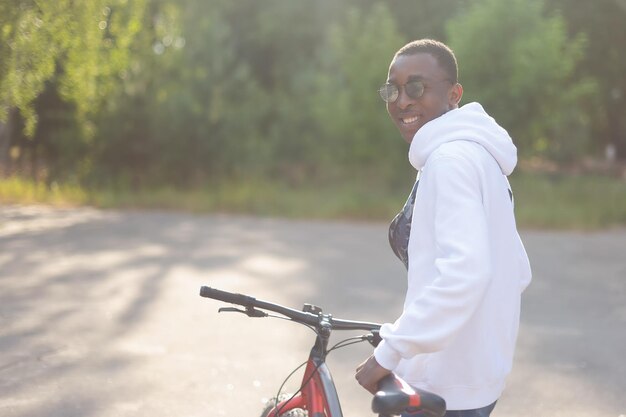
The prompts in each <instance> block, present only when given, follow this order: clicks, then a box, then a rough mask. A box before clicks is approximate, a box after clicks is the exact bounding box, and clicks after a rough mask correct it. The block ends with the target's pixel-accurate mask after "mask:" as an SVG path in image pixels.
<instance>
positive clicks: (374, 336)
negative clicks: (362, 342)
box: [365, 330, 383, 347]
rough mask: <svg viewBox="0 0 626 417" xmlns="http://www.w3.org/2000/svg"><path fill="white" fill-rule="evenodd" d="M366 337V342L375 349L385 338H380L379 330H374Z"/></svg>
mask: <svg viewBox="0 0 626 417" xmlns="http://www.w3.org/2000/svg"><path fill="white" fill-rule="evenodd" d="M365 337H366V340H367V341H368V342H369V343H370V344H371V345H372V346H374V347H376V346H378V344H379V343H380V342H382V340H383V338H382V337H380V333H379V332H378V330H372V332H371V333H368V334H367V335H366V336H365Z"/></svg>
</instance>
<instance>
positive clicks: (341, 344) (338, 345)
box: [274, 317, 367, 417]
mask: <svg viewBox="0 0 626 417" xmlns="http://www.w3.org/2000/svg"><path fill="white" fill-rule="evenodd" d="M276 318H281V317H276ZM285 320H289V319H285ZM300 324H302V323H300ZM303 325H304V326H307V327H309V326H308V325H306V324H303ZM312 330H313V331H315V330H314V329H312ZM315 333H317V331H315ZM365 341H367V336H354V337H349V338H347V339H343V340H340V341H339V342H337V343H335V344H334V345H333V347H331V348H330V349H328V350H327V351H326V356H328V354H329V353H330V352H332V351H333V350H336V349H341V348H343V347H346V346H350V345H354V344H356V343H361V342H365ZM346 342H349V343H346ZM307 363H309V361H308V360H307V361H306V362H304V363H302V364H300V365H298V367H297V368H296V369H294V370H293V371H291V373H290V374H289V375H287V378H285V380H284V381H283V383H282V384H281V386H280V388H278V393H277V394H276V404H275V405H274V407H277V406H278V398H279V397H280V392H281V391H282V390H283V387H284V386H285V384H286V383H287V381H288V380H289V378H291V377H292V376H293V374H295V373H296V372H297V371H298V369H300V368H302V367H303V366H304V365H306V364H307ZM324 363H325V362H320V363H319V364H317V365H316V366H315V369H313V372H311V374H310V375H309V377H308V378H307V379H306V381H303V382H302V384H301V385H300V388H298V390H297V391H296V392H294V393H293V394H292V395H291V397H289V398H288V399H287V400H285V401H284V404H283V405H282V406H281V407H280V408H279V409H278V411H277V412H276V413H275V414H274V416H275V417H281V415H280V413H281V412H282V411H283V408H284V407H285V406H286V405H287V404H288V403H289V401H291V400H292V399H293V398H295V397H296V395H298V394H299V393H301V392H302V390H303V389H304V388H305V387H306V386H307V385H308V384H309V382H311V379H313V377H314V376H315V373H316V372H317V370H318V369H319V367H320V366H322V364H324Z"/></svg>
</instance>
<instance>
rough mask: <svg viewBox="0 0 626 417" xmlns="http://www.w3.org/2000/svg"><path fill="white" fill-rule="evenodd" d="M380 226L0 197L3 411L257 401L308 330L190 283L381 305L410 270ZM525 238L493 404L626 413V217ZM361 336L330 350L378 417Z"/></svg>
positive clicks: (274, 297) (395, 302)
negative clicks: (209, 295)
mask: <svg viewBox="0 0 626 417" xmlns="http://www.w3.org/2000/svg"><path fill="white" fill-rule="evenodd" d="M386 227H387V226H386V225H385V224H382V223H377V224H362V223H346V222H312V221H287V220H277V219H258V218H251V217H235V216H226V215H210V216H195V215H188V214H175V213H164V212H133V211H130V212H118V211H100V210H95V209H89V208H80V209H52V208H47V207H32V206H31V207H18V206H4V207H0V416H3V417H31V416H38V417H39V416H49V417H74V416H76V417H78V416H80V417H96V416H98V417H100V416H101V417H114V416H151V417H165V416H177V417H191V416H208V417H219V416H232V417H246V416H255V415H258V414H259V411H260V410H261V409H262V407H263V403H262V401H263V400H264V399H265V400H267V398H268V397H271V396H272V395H273V393H274V392H275V391H276V390H277V389H278V386H279V385H280V383H281V382H282V381H283V379H284V378H285V377H286V376H287V375H288V374H289V372H290V371H291V370H293V369H294V368H295V367H296V366H297V365H299V364H300V363H302V362H303V361H304V360H305V359H306V356H307V354H308V350H309V348H310V345H311V344H312V342H313V333H312V332H311V331H310V330H308V329H306V328H304V327H301V326H297V325H295V324H293V323H289V322H286V321H282V320H274V319H249V318H247V317H245V316H243V315H238V314H226V313H224V314H219V315H218V313H217V308H218V307H220V303H218V302H214V301H211V300H207V299H203V298H201V297H199V296H198V290H199V288H200V286H201V285H210V286H214V287H218V288H222V289H227V290H230V291H237V292H243V293H247V294H250V295H254V296H256V297H257V298H260V299H264V300H268V301H274V302H278V303H281V304H284V305H287V306H292V307H295V308H300V307H301V306H302V304H303V303H304V302H310V303H314V304H317V305H320V306H322V307H323V308H324V310H325V311H327V312H331V313H333V315H334V316H335V317H339V318H348V319H358V320H370V321H386V320H387V321H388V320H392V319H393V318H394V317H395V316H396V315H397V314H398V313H399V311H400V305H401V300H402V294H403V291H404V288H405V277H404V273H403V267H402V265H401V264H400V262H399V261H397V260H396V259H395V258H394V257H393V255H392V253H391V251H390V250H389V249H388V247H387V242H386V239H387V237H386ZM522 237H523V239H524V242H525V244H526V247H527V250H528V252H529V255H530V257H531V262H532V266H533V270H534V281H533V283H532V284H531V286H530V287H529V289H528V290H527V292H526V293H525V296H524V301H523V312H522V325H521V331H520V336H519V343H518V351H517V355H516V361H515V366H514V369H513V373H512V375H511V377H510V379H509V384H508V387H507V390H506V392H505V395H504V396H503V398H501V400H500V401H499V404H498V406H497V407H496V410H495V412H494V413H493V414H492V415H493V416H494V417H522V416H524V417H527V416H535V417H543V416H546V417H548V416H555V417H556V416H567V417H577V416H581V417H582V416H585V417H588V416H610V417H619V416H622V417H624V416H625V415H626V230H613V231H604V232H595V233H577V232H567V233H563V232H560V233H556V232H544V231H524V232H523V233H522ZM352 334H353V333H350V335H352ZM341 336H343V335H340V334H335V335H334V338H333V340H335V341H338V340H340V337H341ZM370 351H371V347H369V346H368V345H363V344H362V345H355V346H350V347H347V348H345V349H343V350H339V351H337V352H333V353H332V354H331V355H330V356H329V359H328V362H329V366H330V368H331V370H332V372H333V376H334V378H335V382H336V384H337V387H338V390H339V394H340V398H341V401H342V405H343V408H344V414H345V416H346V417H356V416H363V417H364V416H368V415H373V414H372V413H371V412H369V401H370V399H369V396H368V394H367V393H366V392H365V391H363V390H361V389H360V387H359V386H358V385H357V384H356V382H354V380H353V370H354V368H355V367H356V365H357V364H358V363H359V362H360V361H361V360H362V359H363V358H365V357H366V356H367V355H368V354H369V353H370ZM298 376H299V374H297V376H296V377H295V378H294V379H292V380H291V382H289V383H288V384H287V386H288V387H291V388H292V389H293V387H294V386H296V385H297V382H298V381H297V378H298Z"/></svg>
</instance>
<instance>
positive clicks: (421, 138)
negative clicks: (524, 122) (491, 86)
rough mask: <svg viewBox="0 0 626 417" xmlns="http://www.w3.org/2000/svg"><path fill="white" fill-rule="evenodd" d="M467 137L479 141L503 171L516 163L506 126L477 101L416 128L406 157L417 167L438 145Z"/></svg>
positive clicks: (508, 172) (466, 138)
mask: <svg viewBox="0 0 626 417" xmlns="http://www.w3.org/2000/svg"><path fill="white" fill-rule="evenodd" d="M456 140H468V141H472V142H476V143H478V144H480V145H482V146H483V147H484V148H485V149H486V150H487V151H488V152H489V153H490V154H491V155H492V156H493V157H494V159H495V160H496V161H497V162H498V164H499V165H500V169H501V170H502V173H503V174H504V175H509V174H511V173H512V172H513V169H514V168H515V165H516V164H517V148H516V147H515V145H514V144H513V140H512V139H511V137H510V136H509V134H508V133H507V131H506V130H504V128H502V127H501V126H500V125H499V124H498V123H496V121H495V120H494V118H493V117H491V116H489V115H488V114H487V112H485V110H484V109H483V107H482V106H481V105H480V104H478V103H469V104H466V105H464V106H462V107H460V108H458V109H454V110H450V111H449V112H447V113H445V114H443V115H441V116H440V117H437V118H436V119H433V120H431V121H430V122H428V123H426V124H425V125H424V126H422V127H421V128H420V130H418V131H417V133H416V134H415V136H414V137H413V141H412V142H411V146H410V148H409V161H410V162H411V165H413V167H414V168H415V169H417V170H420V169H422V168H423V167H424V165H425V164H426V161H427V160H428V157H429V156H430V154H431V153H432V152H433V151H434V150H435V149H437V148H438V147H439V146H440V145H442V144H444V143H447V142H453V141H456Z"/></svg>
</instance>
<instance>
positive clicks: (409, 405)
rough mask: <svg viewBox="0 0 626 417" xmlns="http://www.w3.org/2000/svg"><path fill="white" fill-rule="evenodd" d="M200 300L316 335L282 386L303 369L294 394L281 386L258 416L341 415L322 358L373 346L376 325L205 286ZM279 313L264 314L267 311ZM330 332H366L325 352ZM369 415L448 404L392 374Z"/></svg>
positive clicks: (440, 411) (428, 410)
mask: <svg viewBox="0 0 626 417" xmlns="http://www.w3.org/2000/svg"><path fill="white" fill-rule="evenodd" d="M200 296H202V297H206V298H212V299H215V300H219V301H223V302H226V303H229V304H235V305H239V306H242V307H245V310H242V309H239V308H235V307H222V308H220V309H219V310H218V312H237V313H243V314H245V315H247V316H248V317H274V318H282V319H286V320H290V321H294V322H296V323H299V324H302V325H305V326H307V327H309V328H310V329H312V330H313V331H314V332H315V333H316V338H315V343H314V344H313V347H312V348H311V352H310V354H309V357H308V359H307V361H306V362H304V363H303V364H302V365H300V366H299V367H298V368H296V369H295V370H294V371H293V372H292V373H291V374H290V375H289V376H288V377H287V379H285V382H286V381H287V380H288V379H289V378H290V377H291V375H293V374H294V373H295V372H296V371H297V370H298V369H300V368H301V367H302V366H304V365H306V367H305V371H304V377H303V378H302V382H301V384H300V388H299V389H298V390H297V391H296V392H295V393H294V394H293V395H285V394H283V395H281V391H282V388H283V386H284V385H285V382H283V385H281V387H280V388H279V390H278V394H277V395H276V397H275V398H274V399H272V400H271V401H270V402H269V404H268V405H267V407H266V409H265V410H263V412H262V414H261V417H307V416H308V417H343V414H342V412H341V406H340V404H339V396H338V394H337V390H336V388H335V384H334V382H333V379H332V376H331V373H330V370H329V368H328V366H327V365H326V356H327V355H328V354H329V353H330V352H331V351H333V350H335V349H339V348H342V347H345V346H348V345H351V344H354V343H359V342H364V341H368V342H369V343H371V344H372V345H373V346H376V345H377V344H378V343H379V342H380V340H381V339H380V336H379V335H378V330H379V329H380V324H377V323H370V322H364V321H353V320H342V319H336V318H333V317H332V315H331V314H325V313H324V312H323V311H322V309H321V308H320V307H318V306H315V305H312V304H304V307H303V309H302V311H300V310H295V309H292V308H289V307H285V306H282V305H280V304H274V303H271V302H267V301H262V300H257V299H256V298H254V297H251V296H248V295H244V294H236V293H231V292H228V291H222V290H218V289H215V288H210V287H207V286H203V287H201V288H200ZM264 310H267V311H271V312H274V313H278V314H280V316H276V315H271V314H268V313H267V312H266V311H264ZM332 330H364V331H368V332H369V333H367V334H364V335H361V336H356V337H351V338H348V339H344V340H342V341H340V342H338V343H336V344H335V345H334V346H333V347H331V348H330V349H329V348H328V344H329V340H330V334H331V332H332ZM372 411H373V412H374V413H378V414H379V417H385V416H393V415H400V414H402V413H405V412H407V413H413V412H422V413H423V415H425V416H428V417H442V416H443V415H444V414H445V412H446V403H445V401H444V399H443V398H441V397H439V396H438V395H436V394H433V393H431V392H427V391H424V390H420V389H417V388H413V387H411V386H409V385H408V384H407V383H406V382H405V381H403V380H402V379H401V378H399V377H398V376H397V375H394V374H393V373H392V374H390V375H388V376H387V377H385V378H383V379H382V380H381V382H380V383H379V386H378V392H376V394H374V398H373V399H372Z"/></svg>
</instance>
